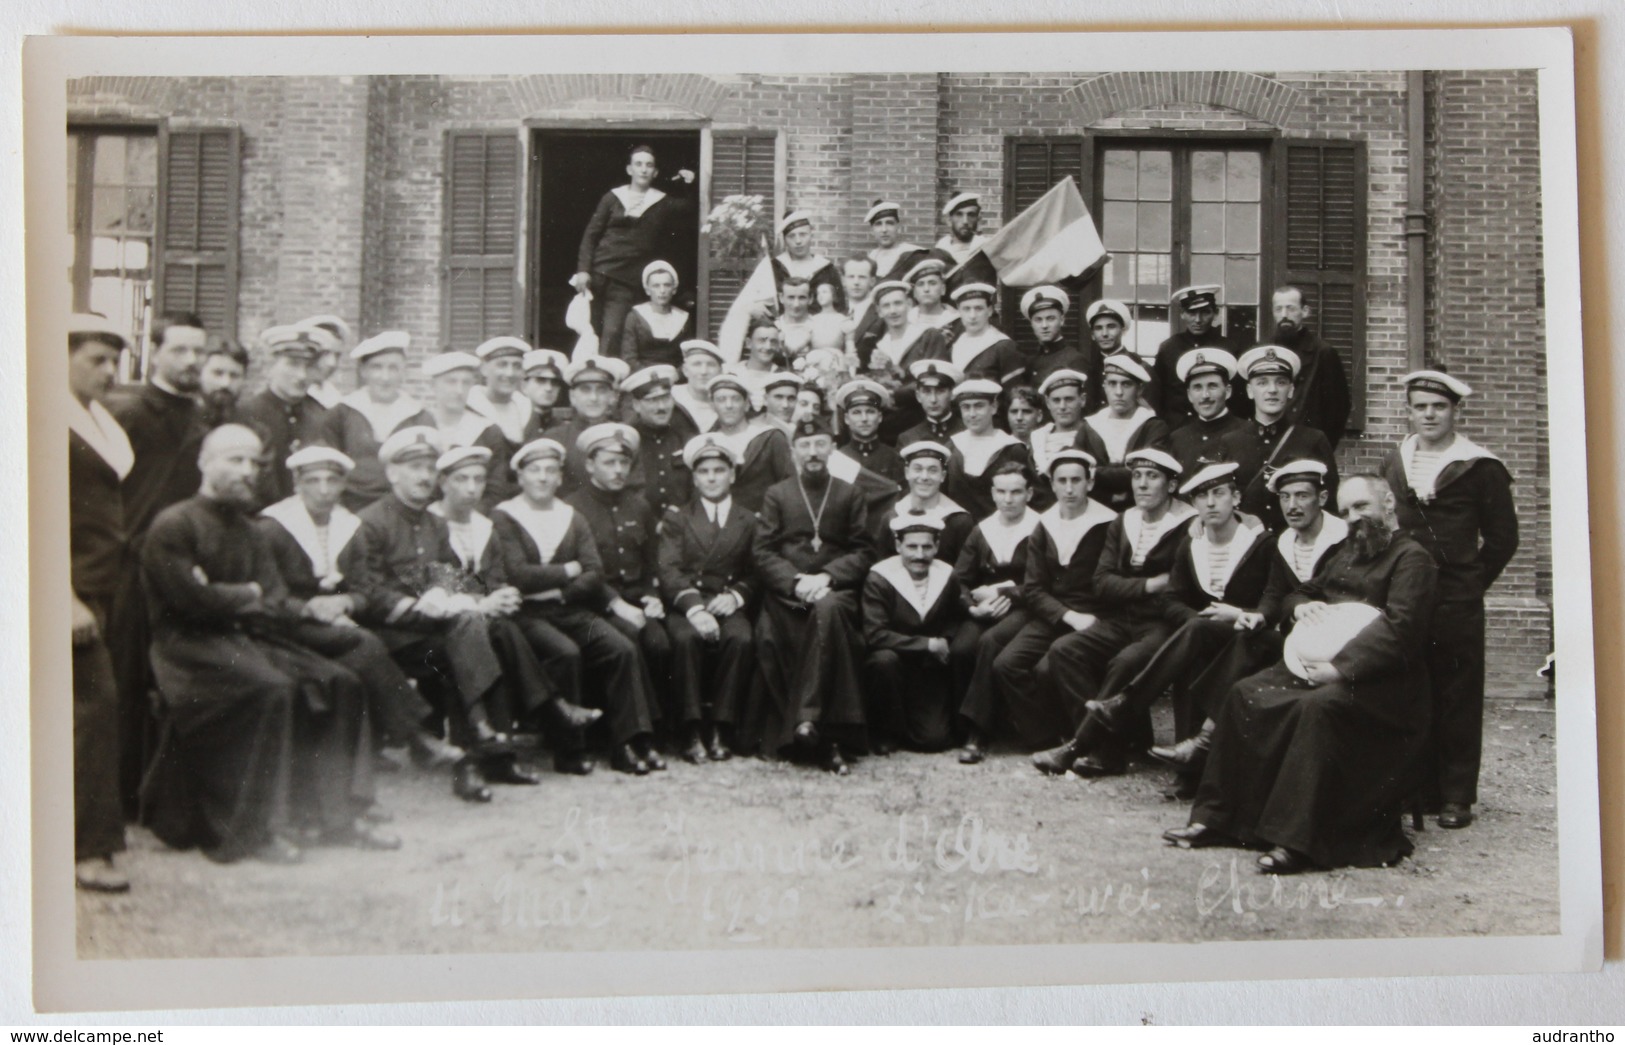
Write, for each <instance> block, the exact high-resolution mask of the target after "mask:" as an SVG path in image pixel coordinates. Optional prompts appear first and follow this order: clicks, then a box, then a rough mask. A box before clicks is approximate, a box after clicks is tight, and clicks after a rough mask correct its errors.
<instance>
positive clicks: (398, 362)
mask: <svg viewBox="0 0 1625 1045" xmlns="http://www.w3.org/2000/svg"><path fill="white" fill-rule="evenodd" d="M411 346H412V337H411V335H410V334H408V333H407V332H406V331H404V330H386V331H384V332H383V333H381V334H375V335H373V336H372V337H369V338H367V339H366V340H365V341H363V342H361V343H360V344H359V345H357V346H355V348H353V349H351V350H350V358H351V359H353V360H355V364H356V380H357V384H358V387H357V388H356V390H355V391H354V392H351V393H350V394H349V395H346V396H344V397H343V398H341V399H340V400H339V404H338V405H337V406H335V407H334V408H333V409H331V410H329V411H328V412H327V418H326V420H324V421H323V422H322V433H321V441H322V442H323V443H324V444H326V445H327V446H331V447H332V448H333V449H335V450H338V451H339V452H340V453H342V454H344V455H345V456H346V457H348V458H349V459H350V460H352V461H354V462H355V470H354V471H353V472H351V473H350V478H349V481H348V482H347V483H346V484H345V490H344V507H346V508H348V509H350V511H352V512H359V511H361V510H362V509H363V508H365V507H366V506H367V505H369V504H371V503H372V502H374V501H376V500H378V498H380V497H382V496H384V495H385V494H387V493H389V482H388V480H386V479H385V478H384V465H383V462H381V461H379V460H378V448H379V447H381V446H383V445H384V441H385V440H386V439H388V438H389V437H390V436H392V435H394V434H395V433H396V432H398V431H400V430H401V429H403V428H408V427H411V426H412V425H414V424H415V423H416V418H417V417H418V415H419V414H420V413H422V412H423V404H422V403H419V402H418V401H417V400H416V399H414V398H413V397H412V396H411V395H410V394H409V393H407V392H406V391H405V389H404V387H403V385H404V384H405V382H406V350H407V349H408V348H410V347H411Z"/></svg>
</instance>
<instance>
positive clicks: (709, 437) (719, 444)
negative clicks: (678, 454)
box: [683, 432, 739, 472]
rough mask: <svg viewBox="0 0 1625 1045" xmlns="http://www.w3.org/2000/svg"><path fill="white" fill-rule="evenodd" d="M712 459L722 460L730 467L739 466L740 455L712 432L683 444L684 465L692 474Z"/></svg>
mask: <svg viewBox="0 0 1625 1045" xmlns="http://www.w3.org/2000/svg"><path fill="white" fill-rule="evenodd" d="M710 457H720V458H722V459H723V460H724V461H727V462H728V465H729V467H734V466H737V465H738V464H739V455H738V454H736V453H735V452H734V448H733V447H731V446H729V445H728V444H727V443H725V442H723V441H722V440H720V439H718V438H717V437H716V435H715V434H713V433H711V432H705V433H703V434H701V435H697V436H695V437H694V438H692V439H690V440H689V441H688V442H686V443H684V444H683V464H684V465H685V466H686V467H687V468H688V470H689V471H691V472H692V471H693V470H694V467H695V466H696V465H698V464H699V463H700V462H701V461H704V460H706V459H707V458H710Z"/></svg>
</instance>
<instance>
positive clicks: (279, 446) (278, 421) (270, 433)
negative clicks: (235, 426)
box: [236, 388, 327, 506]
mask: <svg viewBox="0 0 1625 1045" xmlns="http://www.w3.org/2000/svg"><path fill="white" fill-rule="evenodd" d="M236 420H237V422H238V423H239V424H245V425H248V426H249V427H250V428H252V429H254V431H256V432H258V433H259V436H260V442H261V444H262V446H263V452H264V463H263V465H262V466H261V467H260V473H259V478H258V479H256V480H255V484H254V489H255V490H256V491H257V492H258V493H259V495H260V504H261V505H262V506H263V505H267V504H275V503H276V502H278V501H280V500H282V499H283V498H284V497H287V496H288V495H289V494H291V493H293V476H292V475H290V474H289V472H288V466H287V465H285V464H283V462H284V461H286V460H287V459H288V455H289V454H291V453H293V452H294V451H295V450H298V449H300V448H301V447H306V446H310V445H312V444H313V443H319V442H321V439H322V424H323V422H325V421H326V420H327V407H325V406H323V405H322V404H320V403H318V402H317V401H316V400H315V398H314V397H312V396H311V395H309V394H308V393H307V394H306V395H304V396H302V397H300V398H299V399H298V400H296V401H295V402H292V403H290V402H288V401H287V400H286V399H283V398H282V397H281V396H279V395H277V394H276V393H275V392H273V391H271V390H270V389H269V388H264V389H261V390H260V391H259V393H258V394H257V395H252V396H249V397H248V398H247V399H244V400H242V401H240V402H239V403H238V404H237V417H236Z"/></svg>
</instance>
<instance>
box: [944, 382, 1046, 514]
mask: <svg viewBox="0 0 1625 1045" xmlns="http://www.w3.org/2000/svg"><path fill="white" fill-rule="evenodd" d="M1001 391H1002V390H1001V389H1000V388H999V385H998V383H997V382H994V381H990V380H988V379H986V378H971V379H970V380H968V381H961V382H959V384H957V385H955V386H954V390H953V393H952V398H953V405H954V407H955V408H956V409H957V410H958V411H959V417H960V420H961V421H963V422H964V425H965V427H964V428H962V429H960V430H959V431H957V432H955V433H954V434H952V435H950V436H949V437H948V442H947V446H948V449H949V450H950V451H951V454H950V457H949V459H948V481H947V487H946V489H947V491H948V496H949V497H951V498H953V499H954V500H955V501H957V502H959V503H960V504H962V505H964V507H965V510H966V511H967V512H969V513H970V514H971V518H973V519H986V518H987V517H988V516H990V515H992V514H993V473H994V472H995V471H997V470H998V467H999V465H1001V464H1003V463H1005V462H1006V461H1019V462H1021V463H1023V464H1027V463H1030V462H1031V460H1032V455H1031V453H1030V452H1029V451H1028V449H1027V444H1026V443H1024V442H1022V441H1021V440H1020V439H1017V438H1016V437H1015V436H1013V435H1011V434H1010V433H1009V432H1006V431H1005V430H1004V429H1002V428H995V427H993V421H994V419H995V418H996V416H997V411H998V404H999V396H1000V393H1001Z"/></svg>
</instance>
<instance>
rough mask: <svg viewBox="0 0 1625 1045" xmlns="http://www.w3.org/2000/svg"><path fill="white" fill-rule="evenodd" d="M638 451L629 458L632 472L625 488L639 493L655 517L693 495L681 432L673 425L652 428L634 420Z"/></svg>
mask: <svg viewBox="0 0 1625 1045" xmlns="http://www.w3.org/2000/svg"><path fill="white" fill-rule="evenodd" d="M632 427H633V428H634V429H636V430H637V433H638V452H637V454H636V455H634V456H633V458H632V472H631V474H630V475H628V476H627V479H626V488H627V489H628V490H633V491H636V492H637V493H640V494H642V495H643V499H644V500H645V501H648V502H649V507H650V509H651V510H653V511H654V513H655V518H657V519H660V518H664V516H665V514H666V509H667V508H670V507H672V506H674V505H676V506H678V507H681V506H682V505H685V504H687V503H688V502H689V498H691V497H692V496H693V495H694V480H693V479H692V478H691V477H690V476H689V474H688V469H687V468H686V467H684V466H683V444H684V442H685V441H686V440H684V438H683V433H682V432H680V431H678V430H677V428H676V427H675V426H674V425H667V426H666V427H664V428H655V427H653V426H650V425H646V424H643V423H642V422H637V421H634V422H633V424H632Z"/></svg>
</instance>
